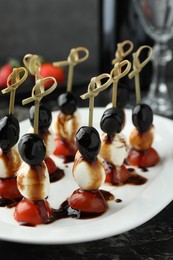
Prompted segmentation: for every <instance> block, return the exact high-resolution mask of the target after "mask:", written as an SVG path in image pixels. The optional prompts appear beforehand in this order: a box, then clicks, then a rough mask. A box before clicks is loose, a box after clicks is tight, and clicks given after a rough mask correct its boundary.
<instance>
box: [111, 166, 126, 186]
mask: <svg viewBox="0 0 173 260" xmlns="http://www.w3.org/2000/svg"><path fill="white" fill-rule="evenodd" d="M129 176H130V172H129V171H128V170H127V169H126V167H125V165H124V164H123V165H121V167H120V168H119V169H117V168H115V169H114V172H113V176H112V183H113V184H123V183H125V182H126V181H127V180H128V178H129Z"/></svg>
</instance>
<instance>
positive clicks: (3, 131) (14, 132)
mask: <svg viewBox="0 0 173 260" xmlns="http://www.w3.org/2000/svg"><path fill="white" fill-rule="evenodd" d="M19 132H20V128H19V122H18V120H17V118H16V117H15V116H14V115H13V114H9V115H6V116H4V117H3V118H2V119H1V121H0V147H1V149H2V150H3V151H4V152H5V151H8V150H9V149H10V148H12V147H13V146H14V145H15V144H16V143H17V141H18V140H19Z"/></svg>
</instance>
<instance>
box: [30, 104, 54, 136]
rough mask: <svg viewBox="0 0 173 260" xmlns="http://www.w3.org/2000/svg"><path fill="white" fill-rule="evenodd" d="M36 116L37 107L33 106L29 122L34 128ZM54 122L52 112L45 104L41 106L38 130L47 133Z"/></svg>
mask: <svg viewBox="0 0 173 260" xmlns="http://www.w3.org/2000/svg"><path fill="white" fill-rule="evenodd" d="M34 114H35V106H32V107H31V108H30V110H29V120H30V123H31V125H32V127H34ZM51 122H52V113H51V111H50V110H49V109H48V108H47V107H45V106H44V105H43V104H40V107H39V125H38V129H39V131H40V132H42V133H45V132H47V130H48V129H49V126H50V125H51Z"/></svg>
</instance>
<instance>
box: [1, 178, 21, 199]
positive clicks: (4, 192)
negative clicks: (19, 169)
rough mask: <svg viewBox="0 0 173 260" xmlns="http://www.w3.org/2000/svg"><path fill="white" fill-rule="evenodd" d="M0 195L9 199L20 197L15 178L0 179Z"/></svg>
mask: <svg viewBox="0 0 173 260" xmlns="http://www.w3.org/2000/svg"><path fill="white" fill-rule="evenodd" d="M0 196H1V197H2V198H4V199H9V200H15V199H20V198H22V195H21V194H20V192H19V190H18V188H17V181H16V178H10V179H0Z"/></svg>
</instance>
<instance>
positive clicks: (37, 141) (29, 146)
mask: <svg viewBox="0 0 173 260" xmlns="http://www.w3.org/2000/svg"><path fill="white" fill-rule="evenodd" d="M18 149H19V153H20V156H21V158H22V160H23V161H24V162H26V163H27V164H29V165H31V166H38V165H40V163H41V162H42V161H43V160H44V159H45V156H46V146H45V144H44V142H43V140H42V139H41V137H40V136H39V135H38V134H25V135H23V136H22V137H21V139H20V141H19V144H18Z"/></svg>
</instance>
